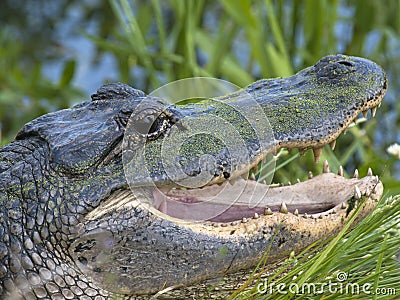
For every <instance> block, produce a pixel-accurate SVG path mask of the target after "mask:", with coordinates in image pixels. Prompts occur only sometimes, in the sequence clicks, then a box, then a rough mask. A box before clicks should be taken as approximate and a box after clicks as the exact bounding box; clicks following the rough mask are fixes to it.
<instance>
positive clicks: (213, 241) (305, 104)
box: [0, 55, 387, 297]
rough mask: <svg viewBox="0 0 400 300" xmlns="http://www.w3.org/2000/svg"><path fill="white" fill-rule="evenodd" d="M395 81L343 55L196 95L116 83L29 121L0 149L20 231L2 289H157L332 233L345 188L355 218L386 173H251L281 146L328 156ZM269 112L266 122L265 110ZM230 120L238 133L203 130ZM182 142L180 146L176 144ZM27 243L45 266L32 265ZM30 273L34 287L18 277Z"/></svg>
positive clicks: (342, 218)
mask: <svg viewBox="0 0 400 300" xmlns="http://www.w3.org/2000/svg"><path fill="white" fill-rule="evenodd" d="M386 85H387V83H386V77H385V74H384V72H383V70H382V69H381V68H380V67H379V66H378V65H376V64H375V63H373V62H371V61H368V60H366V59H362V58H356V57H347V56H343V55H336V56H328V57H324V58H322V59H321V60H320V61H318V62H317V63H316V64H315V65H314V66H312V67H309V68H307V69H304V70H302V71H300V72H299V73H297V74H296V75H294V76H291V77H288V78H283V79H268V80H260V81H257V82H255V83H254V84H252V85H250V86H248V87H246V88H245V89H243V90H240V91H238V92H235V93H232V94H229V95H227V96H224V97H220V98H217V99H208V100H206V101H199V102H196V103H189V104H181V105H180V104H167V103H165V102H164V101H163V100H162V99H157V98H152V97H147V96H146V95H145V94H144V93H143V92H141V91H138V90H135V89H133V88H131V87H129V86H126V85H122V84H111V85H106V86H103V87H101V88H100V89H99V90H98V91H97V93H96V94H94V95H92V101H90V102H84V103H81V104H79V105H76V106H74V107H72V108H71V109H66V110H62V111H58V112H55V113H51V114H47V115H44V116H42V117H40V118H38V119H36V120H34V121H32V122H30V123H28V124H26V125H25V126H24V127H23V128H22V130H21V131H20V132H19V134H18V135H17V138H16V141H14V142H13V143H11V144H9V145H7V146H5V147H3V148H2V152H1V155H2V156H1V158H2V165H0V166H1V172H2V173H1V176H2V178H6V179H7V185H6V184H3V185H2V186H1V189H2V190H3V191H5V193H6V195H7V197H6V198H3V200H2V201H3V203H5V201H6V200H4V199H8V200H7V201H8V202H7V203H8V204H7V207H9V208H10V210H7V211H5V210H2V214H3V215H4V216H6V215H7V220H9V221H7V222H8V223H7V224H8V225H7V226H6V227H7V228H8V230H10V231H11V233H8V234H7V236H9V235H11V236H12V237H11V240H13V241H14V242H13V243H14V244H19V247H16V246H15V245H14V244H13V245H14V246H13V247H11V246H10V245H11V244H12V243H11V242H10V238H9V240H8V242H7V243H8V246H7V247H8V249H10V250H9V251H8V257H9V258H8V259H10V257H11V258H13V257H22V259H21V261H23V262H20V263H19V264H20V267H19V268H17V269H16V267H15V266H14V268H12V267H9V269H8V271H7V272H5V273H4V274H3V275H4V276H3V278H4V281H3V282H8V283H7V284H4V287H3V289H5V290H6V291H7V292H8V293H10V292H11V291H10V289H11V288H9V286H11V287H12V288H14V289H15V288H19V289H20V290H21V291H22V293H23V292H24V291H25V292H26V291H27V292H29V293H35V295H37V294H38V293H42V294H43V295H51V294H52V293H59V292H60V291H61V290H63V291H64V290H67V292H68V291H69V293H71V295H73V294H74V293H75V295H78V294H76V292H75V291H76V290H77V288H76V287H77V286H79V289H80V290H81V291H82V290H83V292H84V293H85V294H86V295H89V296H93V297H94V296H96V295H104V296H106V295H109V296H110V295H113V294H117V295H131V294H143V293H152V292H156V291H158V290H160V289H162V288H163V287H167V286H172V285H188V284H192V283H195V282H198V281H200V280H204V279H207V278H211V277H216V276H219V275H222V274H224V273H226V272H233V271H236V270H239V269H242V268H250V267H252V266H254V265H256V264H257V263H258V261H259V260H260V259H261V258H262V256H263V255H264V253H265V252H266V251H267V250H268V249H270V252H269V259H270V261H271V262H273V261H276V260H277V259H280V258H283V257H285V256H287V255H288V253H290V252H291V251H293V250H300V249H303V248H305V247H306V246H307V245H310V244H311V243H313V242H314V241H316V240H318V239H321V238H327V237H328V236H330V235H332V234H334V233H336V232H338V231H339V230H340V229H341V228H343V226H344V225H345V224H346V220H347V218H348V215H349V212H350V210H349V209H345V208H346V206H347V202H349V201H350V202H351V203H354V199H356V200H358V201H356V202H357V203H359V205H362V209H361V211H360V213H359V215H358V220H360V219H362V218H363V216H365V215H366V214H368V213H369V212H370V211H371V210H372V209H373V207H374V206H375V205H376V201H377V199H379V198H380V197H381V195H382V190H383V187H382V184H381V182H380V181H379V180H378V178H377V177H375V176H372V173H370V172H369V173H368V174H367V176H366V177H364V178H361V179H359V178H351V179H346V178H344V177H343V174H340V172H339V174H338V175H336V174H333V173H330V172H329V170H328V166H327V165H326V166H325V171H324V173H323V174H321V175H318V176H315V177H313V178H311V179H309V180H306V181H305V182H301V183H297V184H294V185H291V186H280V187H274V188H269V186H268V185H266V184H263V183H259V182H256V181H254V180H247V179H244V178H243V177H246V174H248V171H249V170H250V169H251V168H253V167H255V166H257V164H258V163H259V162H260V161H262V160H263V159H265V157H267V155H268V154H270V153H275V152H276V151H278V150H279V149H281V148H288V149H293V148H298V149H302V150H304V149H308V148H313V149H314V153H315V156H316V158H318V156H319V154H320V151H321V150H320V149H321V148H322V147H323V146H324V145H326V144H328V143H330V144H333V143H334V141H335V140H336V139H337V137H338V136H339V135H340V133H341V132H343V131H344V130H345V129H346V128H347V127H348V125H349V124H350V123H352V122H353V121H354V120H355V119H356V118H357V116H358V114H360V113H365V112H367V111H368V110H369V109H371V110H372V112H373V113H374V111H375V109H376V106H377V105H379V104H380V102H381V100H382V98H383V96H384V94H385V92H386ZM249 95H250V98H251V100H250V101H248V100H249V98H248V97H249ZM243 111H244V112H245V113H243ZM259 114H260V116H262V117H261V118H263V120H266V121H265V122H264V121H262V122H260V123H257V122H255V120H256V119H257V121H259V118H258V117H257V116H258V115H259ZM209 116H213V118H214V117H218V120H221V123H220V122H219V121H218V122H215V123H213V122H209V120H210V119H209ZM249 116H254V120H252V119H251V118H249ZM213 120H214V119H213ZM196 122H198V123H196ZM199 124H201V125H199ZM199 126H200V127H199ZM202 126H203V127H202ZM221 126H226V129H225V127H224V130H226V132H227V133H229V132H230V131H229V130H232V132H234V133H235V134H236V138H237V139H236V138H235V141H234V142H231V143H230V144H229V140H230V139H231V135H230V134H226V135H225V136H224V137H222V136H217V137H215V136H214V137H210V135H208V134H204V132H207V133H210V132H216V131H218V130H219V131H218V132H221V130H220V129H221V128H220V127H221ZM229 128H230V129H229ZM228 129H229V130H228ZM188 133H190V134H188ZM193 133H195V134H193ZM226 140H228V144H229V145H227V143H226V142H225V141H226ZM166 141H169V142H168V143H167V142H166ZM236 141H238V142H236ZM174 143H177V144H179V146H180V147H179V149H178V150H179V151H178V150H176V151H170V149H173V147H172V148H171V145H172V146H173V145H174ZM165 145H167V146H168V145H169V146H168V147H169V148H168V147H167V146H165ZM164 146H165V147H167V148H166V149H167V150H169V151H167V158H168V159H167V161H166V159H165V155H166V154H165V149H164V150H163V147H164ZM209 158H211V159H209ZM17 160H18V161H21V162H18V163H16V161H17ZM5 182H6V181H5ZM182 187H184V188H182ZM362 195H365V196H366V197H362ZM361 198H363V201H361ZM249 199H256V200H257V201H250V200H249ZM17 207H18V208H17ZM11 208H13V209H11ZM12 211H14V212H12ZM13 214H14V215H15V214H18V216H20V219H18V218H17V220H23V224H22V225H21V224H18V222H17V221H14V220H15V218H14V217H13ZM2 220H3V219H2ZM10 220H11V221H10ZM13 224H17V225H18V226H19V227H18V230H13V229H12V228H13V227H12V226H13ZM3 226H5V225H4V223H3ZM10 228H11V229H10ZM3 232H4V230H3ZM13 233H15V234H14V235H13ZM3 257H4V256H3ZM6 257H7V256H6ZM26 257H28V258H29V261H31V264H32V265H36V264H39V266H34V267H33V268H31V269H29V270H27V269H26V268H25V267H26V265H27V266H28V267H29V266H30V264H29V263H26ZM24 259H25V260H24ZM32 262H33V263H32ZM3 265H7V264H6V263H5V262H3ZM21 265H23V267H21ZM42 269H44V270H42ZM46 270H50V272H46ZM30 274H31V276H33V278H34V279H35V280H29V285H28V286H29V287H27V286H23V287H20V286H18V284H17V283H16V279H17V278H20V277H22V278H28V277H29V276H30ZM32 274H33V275H32ZM35 274H39V275H40V276H37V275H35ZM0 277H1V276H0ZM60 278H61V279H60ZM66 278H68V280H67V279H66ZM65 283H66V284H65ZM62 285H64V287H62ZM65 286H66V287H65ZM82 286H84V287H85V288H83V287H82ZM67 292H66V293H67Z"/></svg>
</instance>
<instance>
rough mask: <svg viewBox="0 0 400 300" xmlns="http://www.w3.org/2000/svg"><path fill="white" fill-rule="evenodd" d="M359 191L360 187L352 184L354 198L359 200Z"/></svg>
mask: <svg viewBox="0 0 400 300" xmlns="http://www.w3.org/2000/svg"><path fill="white" fill-rule="evenodd" d="M361 196H362V195H361V191H360V188H359V187H358V185H355V186H354V198H355V199H356V200H360V199H361Z"/></svg>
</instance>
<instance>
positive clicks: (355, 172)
mask: <svg viewBox="0 0 400 300" xmlns="http://www.w3.org/2000/svg"><path fill="white" fill-rule="evenodd" d="M353 178H357V179H358V169H355V170H354V175H353Z"/></svg>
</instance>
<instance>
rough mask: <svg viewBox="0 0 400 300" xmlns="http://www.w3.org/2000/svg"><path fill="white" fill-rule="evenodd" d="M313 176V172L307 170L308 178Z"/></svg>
mask: <svg viewBox="0 0 400 300" xmlns="http://www.w3.org/2000/svg"><path fill="white" fill-rule="evenodd" d="M313 177H314V175H313V173H312V172H311V171H310V172H308V179H311V178H313Z"/></svg>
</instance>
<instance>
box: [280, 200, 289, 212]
mask: <svg viewBox="0 0 400 300" xmlns="http://www.w3.org/2000/svg"><path fill="white" fill-rule="evenodd" d="M279 212H280V213H283V214H287V213H288V209H287V206H286V204H285V202H282V204H281V207H280V208H279Z"/></svg>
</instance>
